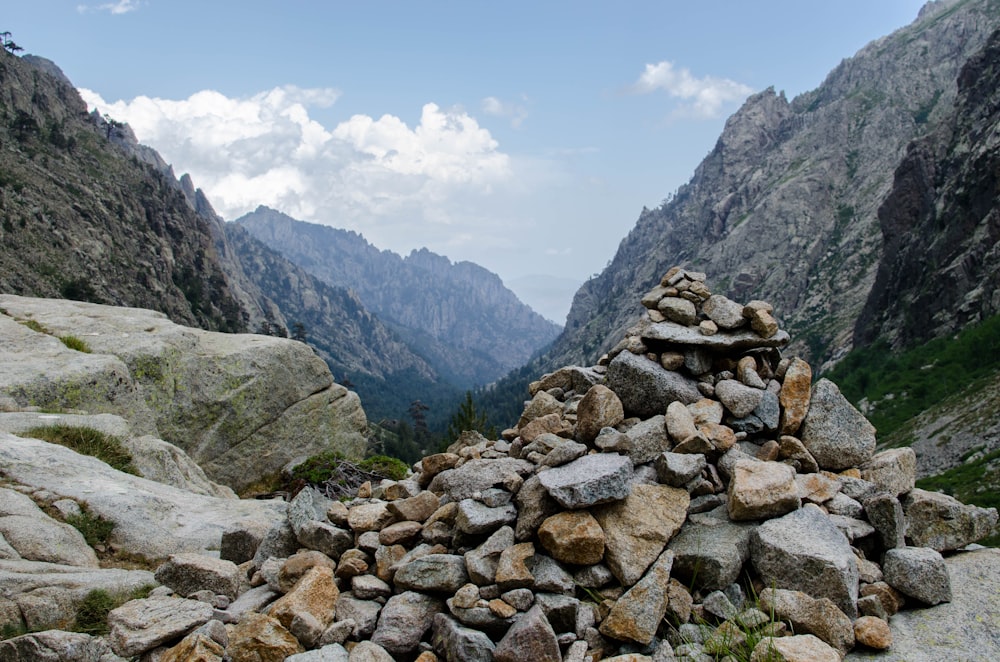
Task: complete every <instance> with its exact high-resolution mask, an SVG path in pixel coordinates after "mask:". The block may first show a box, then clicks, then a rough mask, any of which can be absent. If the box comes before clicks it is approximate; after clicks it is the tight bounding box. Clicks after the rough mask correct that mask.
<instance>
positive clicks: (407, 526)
mask: <svg viewBox="0 0 1000 662" xmlns="http://www.w3.org/2000/svg"><path fill="white" fill-rule="evenodd" d="M423 528H424V526H423V524H421V523H420V522H413V521H404V522H396V523H395V524H390V525H389V526H387V527H385V528H384V529H382V530H381V531H379V532H378V541H379V543H380V544H383V545H396V544H401V543H406V542H408V541H410V540H413V539H414V538H416V537H417V536H418V535H420V531H421V530H422V529H423Z"/></svg>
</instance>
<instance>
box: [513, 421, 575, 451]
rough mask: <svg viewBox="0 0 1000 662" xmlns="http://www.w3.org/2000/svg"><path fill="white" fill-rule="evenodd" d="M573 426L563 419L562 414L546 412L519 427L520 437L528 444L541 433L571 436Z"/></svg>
mask: <svg viewBox="0 0 1000 662" xmlns="http://www.w3.org/2000/svg"><path fill="white" fill-rule="evenodd" d="M572 432H573V426H572V425H571V424H570V423H569V422H568V421H566V420H564V419H563V417H562V414H546V415H545V416H539V417H538V418H536V419H534V420H533V421H530V422H529V423H528V424H527V425H525V426H524V427H523V428H521V439H523V440H524V443H526V444H530V443H531V442H533V441H534V440H535V439H537V438H538V437H540V436H541V435H543V434H554V435H559V436H571V435H572Z"/></svg>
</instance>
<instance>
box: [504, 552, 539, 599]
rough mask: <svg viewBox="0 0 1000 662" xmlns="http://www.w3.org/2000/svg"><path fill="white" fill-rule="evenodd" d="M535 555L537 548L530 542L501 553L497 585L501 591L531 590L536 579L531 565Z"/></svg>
mask: <svg viewBox="0 0 1000 662" xmlns="http://www.w3.org/2000/svg"><path fill="white" fill-rule="evenodd" d="M534 555H535V546H534V544H532V543H530V542H522V543H518V544H516V545H514V546H512V547H508V548H507V549H505V550H503V551H502V552H501V553H500V559H499V561H498V562H497V572H496V583H497V586H499V587H500V590H501V591H511V590H514V589H518V588H531V587H532V586H534V583H535V577H534V575H532V574H531V567H530V566H529V563H530V562H531V560H532V557H534Z"/></svg>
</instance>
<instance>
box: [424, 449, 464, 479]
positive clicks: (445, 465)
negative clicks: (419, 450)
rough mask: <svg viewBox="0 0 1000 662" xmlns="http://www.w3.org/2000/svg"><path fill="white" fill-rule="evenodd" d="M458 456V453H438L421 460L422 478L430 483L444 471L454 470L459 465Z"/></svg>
mask: <svg viewBox="0 0 1000 662" xmlns="http://www.w3.org/2000/svg"><path fill="white" fill-rule="evenodd" d="M458 459H459V458H458V454H457V453H436V454H434V455H428V456H426V457H424V458H423V459H422V460H420V467H421V472H420V473H421V476H422V478H423V479H426V480H427V481H430V479H431V478H433V477H434V476H436V475H438V474H439V473H441V472H442V471H446V470H448V469H452V468H454V466H455V465H456V464H458Z"/></svg>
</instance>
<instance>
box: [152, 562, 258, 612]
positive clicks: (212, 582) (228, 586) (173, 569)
mask: <svg viewBox="0 0 1000 662" xmlns="http://www.w3.org/2000/svg"><path fill="white" fill-rule="evenodd" d="M155 577H156V581H158V582H159V583H161V584H163V585H164V586H169V587H170V588H171V589H173V591H174V592H175V593H177V594H178V595H180V596H181V597H183V598H186V597H188V596H189V595H191V594H192V593H194V592H196V591H202V590H208V591H211V592H212V593H215V594H218V595H225V596H226V597H228V598H229V599H231V600H233V599H235V598H236V596H237V595H238V594H239V591H240V569H239V568H238V567H237V566H236V564H235V563H233V562H232V561H224V560H222V559H216V558H213V557H211V556H205V555H203V554H191V553H182V554H171V555H170V558H169V559H167V561H166V562H165V563H163V564H161V565H160V567H159V568H157V569H156V574H155Z"/></svg>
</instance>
